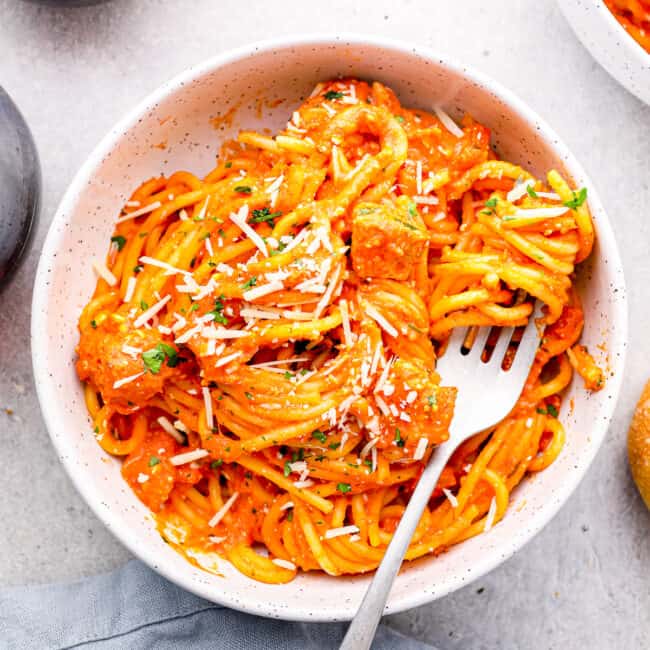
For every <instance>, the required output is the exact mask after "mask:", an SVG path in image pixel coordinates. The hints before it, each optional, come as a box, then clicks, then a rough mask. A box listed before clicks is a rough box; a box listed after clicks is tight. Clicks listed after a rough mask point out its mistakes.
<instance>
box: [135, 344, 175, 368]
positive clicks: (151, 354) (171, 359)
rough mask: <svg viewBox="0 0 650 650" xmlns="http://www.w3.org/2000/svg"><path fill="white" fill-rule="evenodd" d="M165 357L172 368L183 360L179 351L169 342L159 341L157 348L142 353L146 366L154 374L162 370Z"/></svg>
mask: <svg viewBox="0 0 650 650" xmlns="http://www.w3.org/2000/svg"><path fill="white" fill-rule="evenodd" d="M165 359H167V365H168V366H169V367H170V368H175V367H176V366H177V365H178V363H179V362H180V361H181V359H180V357H179V356H178V352H177V351H176V350H175V349H174V348H173V347H172V346H171V345H168V344H167V343H158V345H156V347H155V348H151V349H150V350H146V351H145V352H143V353H142V361H143V362H144V366H145V368H146V369H147V370H148V371H149V372H150V373H151V374H152V375H157V374H158V373H159V372H160V369H161V368H162V364H163V363H164V362H165Z"/></svg>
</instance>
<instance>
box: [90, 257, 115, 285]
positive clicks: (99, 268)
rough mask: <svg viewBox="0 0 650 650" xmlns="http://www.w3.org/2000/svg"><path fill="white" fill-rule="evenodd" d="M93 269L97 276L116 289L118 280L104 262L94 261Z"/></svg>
mask: <svg viewBox="0 0 650 650" xmlns="http://www.w3.org/2000/svg"><path fill="white" fill-rule="evenodd" d="M93 268H94V269H95V271H96V273H97V275H99V277H100V278H102V279H103V280H105V281H106V283H107V284H108V285H109V286H111V287H114V286H115V285H116V284H117V278H116V277H115V276H114V275H113V274H112V273H111V271H109V269H108V267H107V266H106V264H104V262H102V261H100V260H97V259H95V260H93Z"/></svg>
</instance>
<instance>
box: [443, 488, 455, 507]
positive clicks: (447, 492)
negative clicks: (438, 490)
mask: <svg viewBox="0 0 650 650" xmlns="http://www.w3.org/2000/svg"><path fill="white" fill-rule="evenodd" d="M442 492H443V494H444V495H445V496H446V497H447V500H448V501H449V503H450V504H451V507H452V508H458V499H457V498H456V497H455V496H454V495H453V494H452V493H451V491H450V490H448V489H447V488H442Z"/></svg>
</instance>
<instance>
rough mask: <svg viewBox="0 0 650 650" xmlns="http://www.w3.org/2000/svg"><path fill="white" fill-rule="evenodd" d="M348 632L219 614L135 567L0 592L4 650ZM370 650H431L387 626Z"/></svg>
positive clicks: (324, 641) (288, 638)
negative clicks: (63, 582) (67, 582)
mask: <svg viewBox="0 0 650 650" xmlns="http://www.w3.org/2000/svg"><path fill="white" fill-rule="evenodd" d="M346 627H347V625H346V624H344V623H290V622H285V621H277V620H272V619H266V618H259V617H257V616H252V615H250V614H243V613H242V612H238V611H235V610H232V609H228V608H226V607H221V606H220V605H215V604H214V603H211V602H209V601H207V600H203V599H202V598H199V597H198V596H194V595H193V594H191V593H189V592H188V591H185V590H184V589H181V588H180V587H177V586H175V585H173V584H172V583H170V582H168V581H167V580H165V579H164V578H162V577H161V576H159V575H158V574H157V573H154V572H153V571H151V570H150V569H149V568H147V567H146V566H145V565H144V564H142V563H141V562H138V561H136V560H133V561H131V562H129V563H128V564H127V565H126V566H124V567H122V568H121V569H118V570H116V571H113V572H112V573H108V574H105V575H99V576H93V577H91V578H86V579H84V580H80V581H79V582H73V583H69V584H53V585H39V586H33V587H11V588H7V589H2V590H0V646H1V647H2V648H9V649H12V650H13V649H16V650H18V649H19V650H30V649H31V648H34V649H38V650H44V649H48V650H49V649H57V650H58V649H59V648H78V647H84V646H88V647H92V648H98V649H101V650H116V649H118V648H119V649H120V650H124V649H130V648H138V649H140V648H156V650H167V649H169V650H171V649H172V648H173V649H174V650H177V649H178V648H199V649H201V648H206V650H207V649H208V648H209V649H210V650H215V649H216V648H219V649H220V648H224V649H227V650H230V649H231V648H232V649H233V650H252V649H255V648H271V649H273V650H285V649H286V650H307V649H309V648H318V649H320V648H337V647H338V645H339V644H340V642H341V640H342V639H343V635H344V633H345V629H346ZM372 647H373V650H389V649H390V650H392V649H394V648H404V649H405V650H433V647H432V646H430V645H427V644H424V643H421V642H419V641H416V640H415V639H410V638H408V637H405V636H403V635H402V634H400V633H399V632H396V631H395V630H392V629H391V628H389V627H388V626H386V625H381V626H380V627H379V630H378V632H377V636H376V638H375V642H374V644H373V646H372Z"/></svg>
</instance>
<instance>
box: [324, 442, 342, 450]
mask: <svg viewBox="0 0 650 650" xmlns="http://www.w3.org/2000/svg"><path fill="white" fill-rule="evenodd" d="M327 446H328V447H329V448H330V449H332V450H334V451H336V450H337V449H338V448H339V447H340V446H341V443H340V442H330V444H329V445H327Z"/></svg>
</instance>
